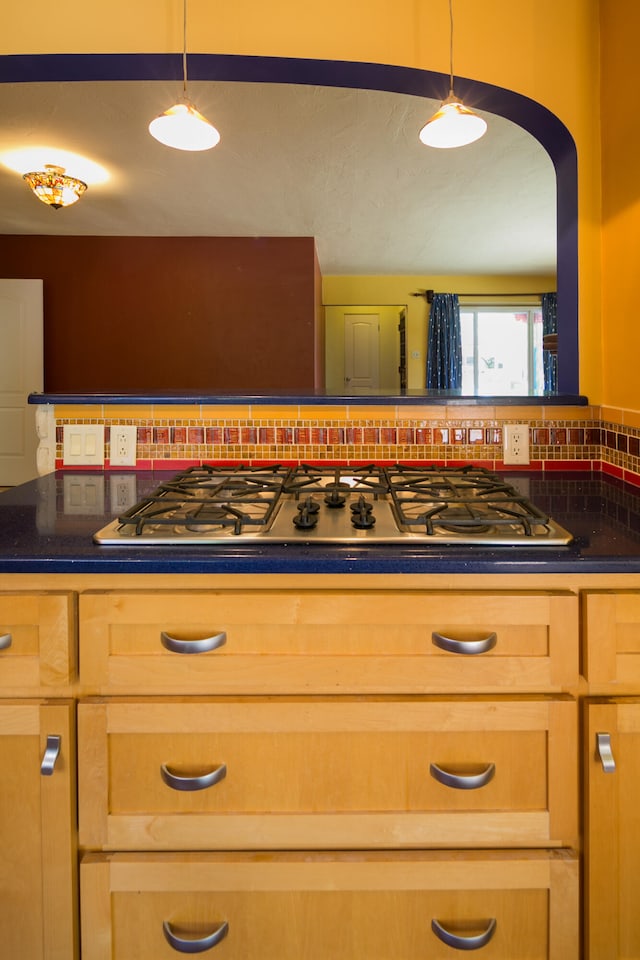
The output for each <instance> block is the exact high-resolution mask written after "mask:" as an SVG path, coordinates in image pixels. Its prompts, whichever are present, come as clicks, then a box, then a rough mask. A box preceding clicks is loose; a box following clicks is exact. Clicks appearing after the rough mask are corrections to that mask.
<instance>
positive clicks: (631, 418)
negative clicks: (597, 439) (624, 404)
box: [622, 410, 640, 428]
mask: <svg viewBox="0 0 640 960" xmlns="http://www.w3.org/2000/svg"><path fill="white" fill-rule="evenodd" d="M622 422H623V423H624V425H625V427H635V428H640V410H623V411H622Z"/></svg>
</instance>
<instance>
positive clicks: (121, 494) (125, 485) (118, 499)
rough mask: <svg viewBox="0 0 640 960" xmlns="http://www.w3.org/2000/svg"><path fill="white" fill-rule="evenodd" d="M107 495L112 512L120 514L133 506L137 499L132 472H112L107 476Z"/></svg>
mask: <svg viewBox="0 0 640 960" xmlns="http://www.w3.org/2000/svg"><path fill="white" fill-rule="evenodd" d="M109 496H110V500H111V511H112V513H117V514H121V513H124V512H125V510H128V509H129V508H130V507H134V506H135V504H136V501H137V499H138V491H137V487H136V478H135V474H133V473H113V474H111V476H110V478H109Z"/></svg>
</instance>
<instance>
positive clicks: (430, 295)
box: [411, 290, 542, 303]
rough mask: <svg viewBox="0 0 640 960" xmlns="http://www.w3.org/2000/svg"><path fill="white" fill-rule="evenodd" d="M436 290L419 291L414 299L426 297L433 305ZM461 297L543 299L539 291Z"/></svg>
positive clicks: (463, 295)
mask: <svg viewBox="0 0 640 960" xmlns="http://www.w3.org/2000/svg"><path fill="white" fill-rule="evenodd" d="M434 293H435V291H434V290H418V291H417V292H416V293H412V294H411V296H412V297H424V298H425V300H426V301H427V303H433V297H434ZM458 296H460V297H542V294H541V293H540V291H539V290H536V291H535V292H534V293H460V294H458Z"/></svg>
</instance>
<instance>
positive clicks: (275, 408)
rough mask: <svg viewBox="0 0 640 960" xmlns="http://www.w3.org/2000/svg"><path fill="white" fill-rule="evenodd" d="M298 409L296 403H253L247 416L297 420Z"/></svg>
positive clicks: (254, 418) (255, 418) (264, 418)
mask: <svg viewBox="0 0 640 960" xmlns="http://www.w3.org/2000/svg"><path fill="white" fill-rule="evenodd" d="M299 409H300V408H299V406H298V404H297V403H287V404H282V405H275V404H273V405H271V404H264V405H263V404H261V403H254V404H252V406H251V411H250V414H249V416H250V417H251V419H252V420H297V419H298V416H299V414H298V411H299Z"/></svg>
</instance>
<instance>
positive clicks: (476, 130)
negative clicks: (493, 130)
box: [418, 93, 487, 148]
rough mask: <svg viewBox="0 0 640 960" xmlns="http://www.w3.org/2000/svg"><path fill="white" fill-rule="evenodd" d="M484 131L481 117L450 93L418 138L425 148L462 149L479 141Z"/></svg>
mask: <svg viewBox="0 0 640 960" xmlns="http://www.w3.org/2000/svg"><path fill="white" fill-rule="evenodd" d="M486 129H487V124H486V123H485V121H484V120H483V119H482V117H479V116H478V114H477V113H474V112H473V110H470V109H469V107H465V105H464V104H463V103H461V102H460V100H459V99H458V97H456V96H455V94H453V93H450V94H449V96H448V97H447V99H446V100H443V101H442V104H441V106H440V109H439V110H438V111H437V112H436V113H434V115H433V116H432V117H431V119H430V120H428V121H427V122H426V123H425V125H424V127H423V128H422V130H421V131H420V133H419V134H418V136H419V138H420V140H421V141H422V143H424V144H425V145H426V146H427V147H442V148H448V147H464V146H466V144H468V143H473V142H474V140H479V139H480V137H481V136H482V135H483V134H484V132H485V131H486Z"/></svg>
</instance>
